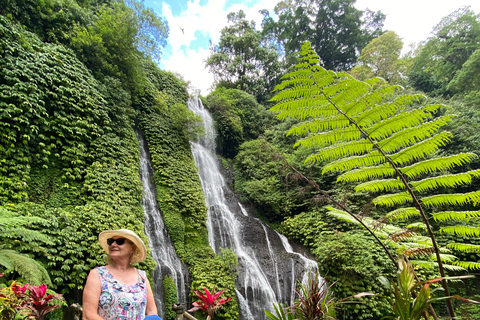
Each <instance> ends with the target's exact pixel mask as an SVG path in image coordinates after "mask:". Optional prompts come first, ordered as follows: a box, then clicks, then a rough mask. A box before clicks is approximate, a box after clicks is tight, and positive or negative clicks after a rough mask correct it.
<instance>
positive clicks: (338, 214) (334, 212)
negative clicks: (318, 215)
mask: <svg viewBox="0 0 480 320" xmlns="http://www.w3.org/2000/svg"><path fill="white" fill-rule="evenodd" d="M327 209H328V211H327V214H329V215H331V216H333V217H335V218H338V219H341V220H343V221H346V222H349V223H353V224H356V225H358V224H359V222H358V221H357V220H355V219H354V218H353V217H352V216H351V215H350V214H348V213H347V212H345V211H343V210H340V209H337V208H333V207H327ZM361 220H362V223H364V224H365V225H366V226H368V227H369V228H372V230H373V232H374V233H375V234H376V235H377V236H378V237H381V238H387V237H388V234H389V233H390V232H396V231H398V230H399V229H400V228H398V227H395V226H391V225H389V226H384V227H383V229H377V228H374V226H375V224H376V221H375V220H374V219H372V218H368V217H362V219H361Z"/></svg>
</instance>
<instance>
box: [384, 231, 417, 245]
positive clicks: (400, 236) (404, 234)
mask: <svg viewBox="0 0 480 320" xmlns="http://www.w3.org/2000/svg"><path fill="white" fill-rule="evenodd" d="M415 235H416V233H415V232H414V231H412V230H408V229H402V230H400V231H397V232H395V233H392V234H389V235H388V239H389V240H391V241H393V242H401V241H405V240H406V239H408V238H411V237H413V236H415Z"/></svg>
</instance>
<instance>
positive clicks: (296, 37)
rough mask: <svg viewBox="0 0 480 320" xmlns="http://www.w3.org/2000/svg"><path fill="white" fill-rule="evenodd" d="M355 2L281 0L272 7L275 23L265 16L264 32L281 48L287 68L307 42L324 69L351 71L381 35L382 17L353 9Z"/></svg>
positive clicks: (381, 14) (352, 0)
mask: <svg viewBox="0 0 480 320" xmlns="http://www.w3.org/2000/svg"><path fill="white" fill-rule="evenodd" d="M354 4H355V0H284V1H280V2H279V3H278V4H277V5H276V7H275V13H276V14H277V15H278V21H275V20H274V19H273V18H272V17H270V16H269V15H268V12H264V20H263V32H264V33H265V34H267V35H270V36H271V37H274V38H276V39H277V41H278V42H279V43H280V44H281V46H282V47H283V50H284V53H285V55H286V57H287V59H289V64H292V63H293V62H294V61H295V60H294V59H295V58H294V57H292V55H293V54H294V53H295V52H297V51H298V50H300V47H301V44H302V43H303V42H304V41H306V40H308V41H310V42H311V43H312V48H313V49H314V50H315V51H316V52H318V54H319V56H320V58H321V59H322V62H323V65H324V66H325V68H327V69H331V70H349V69H351V68H352V67H353V66H354V65H355V63H356V60H357V57H358V56H359V55H360V52H361V50H362V49H363V48H364V47H365V46H366V45H367V44H368V43H369V42H370V41H371V40H372V39H373V38H376V37H378V36H379V35H381V34H382V27H383V21H384V20H385V15H384V14H383V13H381V12H372V11H370V10H368V9H367V10H365V11H361V10H358V9H357V8H355V6H354Z"/></svg>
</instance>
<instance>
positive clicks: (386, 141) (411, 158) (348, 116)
mask: <svg viewBox="0 0 480 320" xmlns="http://www.w3.org/2000/svg"><path fill="white" fill-rule="evenodd" d="M320 63H321V60H320V58H319V57H318V55H317V54H316V53H315V52H314V51H313V50H312V48H311V45H310V43H309V42H305V43H304V44H303V45H302V49H301V52H300V55H299V58H298V63H297V64H296V65H295V66H294V67H293V68H292V70H291V71H290V72H289V73H287V74H286V75H285V76H283V78H282V79H283V81H282V82H281V83H280V84H279V85H277V86H276V88H275V91H276V95H275V96H274V97H273V98H272V99H271V100H272V101H273V102H275V103H276V104H275V105H274V107H272V108H271V110H272V111H276V112H277V113H278V115H277V116H278V117H279V118H280V119H285V118H287V117H290V118H296V119H298V120H300V123H299V124H297V125H295V126H294V127H292V128H291V129H290V130H289V132H288V133H287V135H291V134H297V135H301V136H303V138H301V139H300V140H298V141H297V142H296V144H295V146H307V147H311V148H313V149H314V150H317V151H316V152H315V153H314V154H312V155H310V156H309V157H308V158H307V159H306V160H305V161H306V162H312V163H321V164H322V165H323V173H329V172H338V173H340V174H339V176H338V178H337V181H339V182H340V181H342V182H350V183H356V184H357V186H356V188H355V190H356V191H363V190H364V191H369V192H373V193H377V194H380V195H378V196H377V197H376V198H374V199H373V203H374V204H375V205H376V206H384V207H391V208H392V211H390V212H389V213H387V214H386V215H385V217H384V218H383V219H381V221H380V222H379V221H373V220H371V221H370V222H369V221H368V220H366V219H364V218H363V217H361V216H359V215H356V214H354V213H352V212H350V211H349V210H348V209H347V208H346V207H344V206H338V205H336V207H335V208H334V207H331V208H329V209H330V213H332V214H334V215H337V216H340V217H349V219H352V220H354V221H357V222H360V223H362V224H363V225H364V226H367V228H370V229H374V230H375V231H374V232H372V231H371V232H372V234H373V233H375V236H376V235H377V234H378V233H379V232H380V231H381V232H382V233H384V234H386V235H388V237H389V238H387V239H390V240H393V241H395V242H400V243H401V244H398V243H397V248H398V251H399V253H403V254H405V255H407V256H410V257H415V256H418V255H416V253H418V254H420V255H421V256H426V255H431V256H432V257H434V261H435V265H436V266H438V269H439V272H440V275H441V277H442V278H445V268H444V263H445V262H448V263H450V265H455V264H457V268H459V267H458V266H461V267H464V268H479V267H480V263H478V262H455V261H454V257H453V256H452V255H449V254H447V253H448V249H447V248H440V246H439V245H438V243H437V241H436V239H435V236H434V230H433V228H432V225H431V223H430V221H431V218H433V219H435V221H437V222H439V223H442V222H446V221H448V225H441V224H440V230H439V231H440V232H443V233H448V234H454V235H467V236H475V237H478V236H479V235H480V228H479V227H477V226H476V224H475V221H476V220H475V218H477V217H479V216H480V211H465V210H463V211H454V210H451V209H450V208H451V207H454V206H463V207H467V206H470V207H473V206H476V205H477V204H478V202H479V201H480V191H473V192H469V193H442V192H445V190H452V189H454V188H456V187H459V186H465V185H468V184H470V183H471V182H472V179H474V178H475V177H478V176H479V175H480V170H471V171H467V172H461V173H455V174H452V173H449V172H450V171H451V169H453V168H455V169H456V170H457V171H458V170H459V169H461V167H462V166H464V165H465V164H468V163H469V162H471V161H472V159H474V158H475V157H476V155H475V154H474V153H459V154H455V155H449V156H442V155H441V153H440V152H439V149H440V148H441V147H442V146H445V145H446V144H447V143H448V142H449V141H450V139H451V137H452V135H451V133H449V132H447V131H444V130H440V128H441V127H442V126H444V125H445V124H447V123H448V122H449V121H451V116H450V115H443V116H442V115H439V113H440V112H439V110H440V108H442V105H439V104H434V105H431V104H425V100H426V98H425V97H424V96H423V95H418V94H416V95H411V94H402V89H403V88H402V87H400V86H392V85H388V84H387V83H386V82H385V81H384V80H383V79H380V78H374V79H371V80H368V81H365V82H364V81H358V80H356V79H355V78H353V77H352V76H351V75H349V74H348V73H346V72H333V71H329V70H326V69H324V68H323V67H321V66H320ZM337 204H338V203H337ZM445 207H448V210H445V209H442V208H445ZM415 216H416V217H419V218H420V221H421V222H418V223H416V224H414V225H412V226H409V228H406V229H400V228H396V229H395V227H393V226H391V225H387V224H386V223H387V222H389V221H394V220H398V219H407V218H409V217H415ZM454 222H458V223H457V224H455V223H454ZM472 222H473V223H472ZM419 227H422V228H423V229H424V230H425V232H426V235H427V236H428V237H422V236H421V234H420V233H419V232H418V230H419ZM389 228H390V229H389ZM377 231H379V232H377ZM382 245H383V247H384V249H385V250H386V251H387V252H388V249H387V247H386V246H385V245H384V244H382ZM447 247H448V248H454V249H456V250H463V251H467V252H480V247H479V246H474V245H469V244H457V243H449V244H448V246H447ZM388 254H389V257H390V259H391V260H392V263H394V264H395V265H396V259H394V258H393V255H392V254H391V253H390V252H388ZM442 285H443V287H444V289H445V295H446V296H449V295H450V294H449V291H448V287H447V284H446V282H445V281H443V282H442ZM447 304H448V307H449V308H448V309H449V313H450V315H451V316H452V317H454V312H453V307H452V306H451V303H449V302H448V301H447Z"/></svg>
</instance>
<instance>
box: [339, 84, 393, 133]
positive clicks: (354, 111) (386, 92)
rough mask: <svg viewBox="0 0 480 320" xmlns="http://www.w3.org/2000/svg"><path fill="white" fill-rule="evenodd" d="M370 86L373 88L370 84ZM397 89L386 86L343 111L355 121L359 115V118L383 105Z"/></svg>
mask: <svg viewBox="0 0 480 320" xmlns="http://www.w3.org/2000/svg"><path fill="white" fill-rule="evenodd" d="M365 82H366V83H368V81H365ZM368 84H369V85H370V86H371V84H370V83H368ZM397 89H398V86H385V87H383V88H382V89H379V90H373V91H372V90H370V91H369V92H368V93H367V94H365V95H364V96H363V97H362V99H358V100H356V101H353V102H352V103H350V104H349V105H348V106H346V107H344V108H343V110H344V112H345V113H346V114H347V115H348V116H349V117H353V118H354V119H355V118H356V117H357V115H358V116H359V115H360V114H361V113H363V112H364V111H366V110H369V109H370V108H372V107H374V106H376V105H379V104H381V103H382V102H383V101H384V100H385V98H386V97H389V96H391V95H393V93H395V91H396V90H397ZM355 121H356V120H355ZM362 126H365V124H362Z"/></svg>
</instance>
